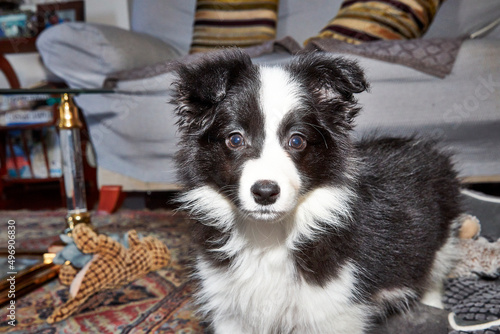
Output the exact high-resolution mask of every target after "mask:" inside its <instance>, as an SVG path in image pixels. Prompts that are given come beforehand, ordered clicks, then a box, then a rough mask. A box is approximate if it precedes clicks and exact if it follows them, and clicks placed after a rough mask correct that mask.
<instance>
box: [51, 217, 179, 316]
mask: <svg viewBox="0 0 500 334" xmlns="http://www.w3.org/2000/svg"><path fill="white" fill-rule="evenodd" d="M72 237H73V240H74V243H75V245H76V247H77V248H78V249H79V250H80V251H81V252H83V253H86V254H89V253H91V254H93V256H92V258H91V260H90V261H89V262H87V263H86V264H85V265H84V266H83V268H82V269H81V270H80V271H78V270H77V269H75V267H73V266H72V265H71V264H69V263H66V264H64V265H62V267H61V271H60V273H59V279H60V280H61V282H62V283H63V284H65V285H70V296H71V297H70V299H69V300H68V301H67V302H66V303H65V304H63V305H61V306H59V307H57V308H56V309H55V310H54V312H53V313H52V314H51V315H50V316H49V317H48V318H47V322H48V323H54V322H58V321H60V320H63V319H66V318H67V317H69V316H70V315H72V314H73V313H74V312H76V311H77V310H78V309H79V307H80V306H81V305H82V304H83V303H84V302H85V301H86V300H87V299H88V298H89V297H91V296H92V295H94V294H95V293H97V292H99V291H101V290H105V289H115V288H118V287H120V286H122V285H125V284H127V283H130V282H132V281H134V280H136V279H137V278H139V277H141V276H143V275H145V274H146V273H148V272H149V271H154V270H157V269H160V268H162V267H164V266H166V265H167V264H168V263H169V261H170V252H169V251H168V249H167V247H166V246H165V245H164V244H163V243H162V242H161V241H159V240H158V239H156V238H153V237H151V236H148V237H145V238H143V239H139V236H138V235H137V233H136V231H134V230H131V231H129V232H128V246H129V248H128V249H127V248H126V247H125V246H124V245H122V244H121V243H119V242H118V241H116V240H114V239H112V238H111V237H109V236H106V235H102V234H101V235H97V234H96V233H95V232H94V231H93V230H92V229H91V228H90V227H89V226H88V225H86V224H79V225H76V226H75V228H74V229H73V232H72Z"/></svg>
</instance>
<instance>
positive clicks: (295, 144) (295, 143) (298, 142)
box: [288, 135, 307, 151]
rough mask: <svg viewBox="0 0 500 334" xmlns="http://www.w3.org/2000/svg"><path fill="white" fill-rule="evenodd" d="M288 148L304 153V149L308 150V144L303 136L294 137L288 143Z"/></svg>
mask: <svg viewBox="0 0 500 334" xmlns="http://www.w3.org/2000/svg"><path fill="white" fill-rule="evenodd" d="M288 146H290V147H291V148H293V149H294V150H297V151H302V150H303V149H305V148H306V146H307V142H306V139H305V138H304V137H302V136H301V135H293V136H291V137H290V140H289V141H288Z"/></svg>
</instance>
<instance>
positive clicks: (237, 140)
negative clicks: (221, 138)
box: [226, 133, 245, 150]
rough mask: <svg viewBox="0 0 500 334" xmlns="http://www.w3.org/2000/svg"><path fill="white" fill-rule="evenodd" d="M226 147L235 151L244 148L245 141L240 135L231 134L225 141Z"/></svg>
mask: <svg viewBox="0 0 500 334" xmlns="http://www.w3.org/2000/svg"><path fill="white" fill-rule="evenodd" d="M226 145H227V147H229V148H230V149H233V150H236V149H239V148H241V147H243V146H245V139H244V138H243V136H242V135H241V134H240V133H233V134H232V135H230V136H229V137H228V138H227V139H226Z"/></svg>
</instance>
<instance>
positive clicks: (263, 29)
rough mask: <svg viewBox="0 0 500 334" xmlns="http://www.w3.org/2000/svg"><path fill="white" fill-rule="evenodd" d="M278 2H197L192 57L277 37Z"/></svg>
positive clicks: (255, 43) (202, 0)
mask: <svg viewBox="0 0 500 334" xmlns="http://www.w3.org/2000/svg"><path fill="white" fill-rule="evenodd" d="M278 1H279V0H257V1H254V0H251V1H249V0H217V1H211V0H198V1H197V3H196V13H195V19H194V31H193V40H192V43H191V50H190V52H191V53H196V52H205V51H210V50H213V49H216V48H219V47H230V46H237V47H249V46H254V45H259V44H262V43H264V42H266V41H270V40H272V39H274V38H275V37H276V24H277V11H278Z"/></svg>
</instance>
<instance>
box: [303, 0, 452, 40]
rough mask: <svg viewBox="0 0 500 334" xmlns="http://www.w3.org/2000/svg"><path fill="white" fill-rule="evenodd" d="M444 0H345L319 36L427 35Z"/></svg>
mask: <svg viewBox="0 0 500 334" xmlns="http://www.w3.org/2000/svg"><path fill="white" fill-rule="evenodd" d="M444 1H445V0H344V2H343V3H342V6H341V7H340V10H339V12H338V14H337V16H336V17H334V18H333V19H332V20H331V21H330V22H328V24H327V25H326V27H325V28H323V30H322V31H321V32H320V34H319V35H317V36H315V37H312V38H310V39H308V40H307V41H306V42H305V44H307V43H308V42H309V41H310V40H311V39H316V38H334V39H338V40H342V41H345V42H348V43H352V44H360V43H363V42H373V41H378V40H386V39H411V38H418V37H420V36H422V35H423V34H424V32H425V31H426V30H427V28H429V26H430V24H431V23H432V19H433V18H434V15H435V14H436V12H437V10H438V8H439V6H440V5H441V3H442V2H444Z"/></svg>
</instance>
